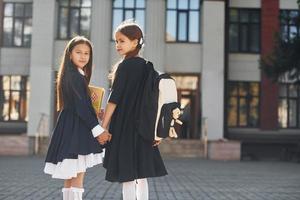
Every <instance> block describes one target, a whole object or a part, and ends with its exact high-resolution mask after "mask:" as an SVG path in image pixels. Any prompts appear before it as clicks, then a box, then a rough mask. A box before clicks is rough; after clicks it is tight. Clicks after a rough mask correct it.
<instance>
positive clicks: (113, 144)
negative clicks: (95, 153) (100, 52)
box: [102, 21, 167, 200]
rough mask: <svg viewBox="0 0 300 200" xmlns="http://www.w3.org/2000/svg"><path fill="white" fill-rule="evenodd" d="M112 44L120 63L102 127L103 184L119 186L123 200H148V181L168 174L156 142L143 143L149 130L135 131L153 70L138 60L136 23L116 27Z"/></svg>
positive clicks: (139, 42)
mask: <svg viewBox="0 0 300 200" xmlns="http://www.w3.org/2000/svg"><path fill="white" fill-rule="evenodd" d="M115 40H116V50H117V51H118V53H119V54H120V55H121V56H122V61H121V62H120V63H119V64H117V65H116V66H117V68H116V70H115V72H114V73H113V74H112V77H114V78H113V85H112V91H111V94H110V97H109V100H108V103H107V106H106V109H105V114H104V119H103V123H102V126H103V127H104V128H108V126H109V132H110V133H111V134H112V140H111V141H110V142H109V143H107V145H106V149H105V157H104V163H103V166H104V167H105V168H106V170H107V171H106V180H108V181H111V182H120V183H122V186H123V189H122V194H123V200H135V199H137V200H148V198H149V189H148V182H147V178H149V177H158V176H164V175H166V174H167V171H166V169H165V166H164V163H163V161H162V158H161V156H160V153H159V150H158V147H157V145H158V143H159V141H157V142H155V141H153V140H148V139H146V138H145V137H144V135H145V134H144V132H147V131H148V130H144V131H143V132H139V131H138V128H137V127H138V126H139V124H140V122H139V120H140V118H139V114H140V105H141V103H142V99H143V98H142V97H143V91H144V89H145V84H146V80H147V77H148V75H149V73H151V71H153V67H152V69H151V68H149V65H147V61H146V60H145V59H143V58H141V57H140V56H139V52H140V49H141V48H142V46H143V41H144V40H143V33H142V31H141V29H140V27H139V26H138V25H137V24H136V23H133V22H128V21H127V22H124V23H122V24H121V25H120V26H119V27H117V29H116V31H115ZM152 120H154V119H152ZM150 134H153V135H154V132H153V133H150Z"/></svg>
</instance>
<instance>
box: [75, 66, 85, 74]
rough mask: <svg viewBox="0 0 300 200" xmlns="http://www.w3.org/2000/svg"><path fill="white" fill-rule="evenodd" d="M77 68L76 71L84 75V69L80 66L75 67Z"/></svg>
mask: <svg viewBox="0 0 300 200" xmlns="http://www.w3.org/2000/svg"><path fill="white" fill-rule="evenodd" d="M77 69H78V71H79V73H80V74H81V75H82V76H85V73H84V71H83V70H82V69H81V68H79V67H78V68H77Z"/></svg>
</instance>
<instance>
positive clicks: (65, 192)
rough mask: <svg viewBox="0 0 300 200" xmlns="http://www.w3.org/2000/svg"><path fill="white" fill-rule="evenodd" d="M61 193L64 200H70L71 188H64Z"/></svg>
mask: <svg viewBox="0 0 300 200" xmlns="http://www.w3.org/2000/svg"><path fill="white" fill-rule="evenodd" d="M61 191H62V193H63V200H70V193H71V188H63V189H62V190H61Z"/></svg>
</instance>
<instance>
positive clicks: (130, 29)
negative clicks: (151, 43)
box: [115, 21, 144, 59]
mask: <svg viewBox="0 0 300 200" xmlns="http://www.w3.org/2000/svg"><path fill="white" fill-rule="evenodd" d="M117 32H119V33H122V34H123V35H125V36H126V37H128V38H129V39H130V40H137V41H138V45H137V46H136V48H135V49H134V50H133V51H131V52H129V53H128V54H127V55H126V56H125V59H127V58H131V57H135V56H137V55H138V54H139V52H140V50H141V48H142V47H143V44H144V36H143V31H142V30H141V28H140V26H139V25H138V24H137V23H135V22H132V21H124V22H122V23H121V24H120V25H119V26H118V27H117V28H116V30H115V34H116V33H117Z"/></svg>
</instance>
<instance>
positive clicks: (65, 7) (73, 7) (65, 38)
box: [56, 0, 93, 40]
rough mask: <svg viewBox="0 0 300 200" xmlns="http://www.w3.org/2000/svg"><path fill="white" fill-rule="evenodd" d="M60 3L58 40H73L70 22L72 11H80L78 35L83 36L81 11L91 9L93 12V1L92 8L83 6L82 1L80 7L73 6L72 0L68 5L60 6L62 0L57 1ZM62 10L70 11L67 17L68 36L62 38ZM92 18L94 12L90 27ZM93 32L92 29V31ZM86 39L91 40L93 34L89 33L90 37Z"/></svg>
mask: <svg viewBox="0 0 300 200" xmlns="http://www.w3.org/2000/svg"><path fill="white" fill-rule="evenodd" d="M57 2H58V18H57V37H56V39H57V40H69V39H71V38H72V37H73V36H72V35H71V28H70V25H71V24H70V21H71V12H70V11H71V10H78V11H79V14H78V16H79V17H78V27H77V30H78V31H79V32H78V33H76V34H77V35H81V34H82V29H81V17H82V16H81V9H90V10H91V11H92V6H93V1H92V0H91V6H82V5H81V4H82V0H80V6H71V0H68V5H67V6H65V5H61V4H60V0H57ZM62 9H67V10H68V17H67V23H66V24H67V27H66V28H67V36H66V37H62V36H61V35H60V25H61V23H60V18H61V10H62ZM91 18H92V12H91V15H90V24H89V26H90V27H91V21H92V20H91ZM90 30H91V29H90ZM85 37H87V38H90V37H91V32H89V34H88V35H85Z"/></svg>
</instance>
